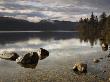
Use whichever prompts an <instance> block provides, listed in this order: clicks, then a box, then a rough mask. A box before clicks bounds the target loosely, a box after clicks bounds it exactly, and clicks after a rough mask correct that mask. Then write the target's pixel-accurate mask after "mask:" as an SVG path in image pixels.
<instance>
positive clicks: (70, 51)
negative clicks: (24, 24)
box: [0, 32, 107, 82]
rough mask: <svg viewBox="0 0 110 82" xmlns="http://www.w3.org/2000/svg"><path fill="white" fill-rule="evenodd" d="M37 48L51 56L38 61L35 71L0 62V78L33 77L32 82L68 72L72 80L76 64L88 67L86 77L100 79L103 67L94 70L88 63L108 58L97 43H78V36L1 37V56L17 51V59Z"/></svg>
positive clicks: (21, 34) (18, 34) (13, 34)
mask: <svg viewBox="0 0 110 82" xmlns="http://www.w3.org/2000/svg"><path fill="white" fill-rule="evenodd" d="M38 48H45V49H47V50H48V51H49V52H50V56H49V57H47V58H46V59H44V60H41V61H39V63H38V65H37V67H36V68H35V69H30V68H24V67H21V66H20V65H19V64H17V63H16V62H14V61H9V60H3V59H0V78H1V79H2V80H3V81H6V82H12V81H13V82H14V80H16V79H17V80H19V79H21V78H22V79H23V78H25V77H28V74H31V73H32V75H31V77H30V78H31V79H32V80H33V82H34V81H36V79H37V81H38V80H39V79H41V78H42V77H44V76H45V75H46V74H47V75H48V74H52V73H54V72H55V73H57V72H58V73H59V74H60V73H61V74H62V73H63V72H64V71H67V72H68V74H69V75H70V76H71V75H74V73H73V71H72V66H73V64H74V63H76V62H85V63H87V64H91V66H89V67H88V74H96V72H97V74H99V75H100V77H102V76H103V74H101V72H100V71H101V70H103V69H102V68H100V66H101V65H102V64H99V65H98V66H97V67H95V66H96V65H95V66H94V64H93V63H91V62H92V59H93V58H94V57H96V58H98V57H99V56H100V57H104V54H107V52H103V51H102V49H101V47H100V42H99V41H97V43H96V44H95V45H94V46H93V47H91V45H90V43H89V42H86V43H85V42H80V39H79V36H78V33H77V32H10V33H8V32H1V33H0V52H3V51H5V50H7V51H16V52H18V53H19V55H23V54H25V53H26V52H29V51H32V50H36V49H38ZM51 72H52V73H51ZM53 75H54V74H53ZM4 77H6V78H4ZM36 77H37V78H36ZM48 79H49V78H48ZM54 79H55V78H54ZM41 82H42V81H41ZM44 82H45V81H44Z"/></svg>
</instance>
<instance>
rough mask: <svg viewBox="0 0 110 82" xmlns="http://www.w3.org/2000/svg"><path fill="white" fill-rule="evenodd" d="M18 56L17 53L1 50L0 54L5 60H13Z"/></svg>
mask: <svg viewBox="0 0 110 82" xmlns="http://www.w3.org/2000/svg"><path fill="white" fill-rule="evenodd" d="M18 57H19V55H18V54H17V53H16V52H3V53H1V54H0V58H2V59H7V60H13V61H15V60H16V59H17V58H18Z"/></svg>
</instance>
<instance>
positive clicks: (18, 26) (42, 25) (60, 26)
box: [0, 17, 77, 31]
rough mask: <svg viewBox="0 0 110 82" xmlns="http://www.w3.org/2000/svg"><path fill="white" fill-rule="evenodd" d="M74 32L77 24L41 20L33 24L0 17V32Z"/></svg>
mask: <svg viewBox="0 0 110 82" xmlns="http://www.w3.org/2000/svg"><path fill="white" fill-rule="evenodd" d="M58 30H61V31H75V30H77V22H70V21H58V20H54V21H49V20H41V21H40V22H37V23H34V22H29V21H26V20H22V19H15V18H11V17H0V31H58Z"/></svg>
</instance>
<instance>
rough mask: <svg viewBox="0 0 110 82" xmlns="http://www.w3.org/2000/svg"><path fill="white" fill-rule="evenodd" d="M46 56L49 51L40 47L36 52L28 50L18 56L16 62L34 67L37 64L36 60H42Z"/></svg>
mask: <svg viewBox="0 0 110 82" xmlns="http://www.w3.org/2000/svg"><path fill="white" fill-rule="evenodd" d="M47 56H49V52H48V51H47V50H45V49H43V48H40V49H38V50H37V51H36V52H30V53H27V54H25V55H23V56H20V57H18V59H16V62H17V63H19V64H20V65H21V66H23V67H26V68H35V67H36V66H37V64H38V60H42V59H44V58H46V57H47Z"/></svg>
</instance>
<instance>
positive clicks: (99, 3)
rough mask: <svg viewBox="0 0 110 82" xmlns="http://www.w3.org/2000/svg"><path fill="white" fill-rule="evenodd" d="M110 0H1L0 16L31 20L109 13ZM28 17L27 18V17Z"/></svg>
mask: <svg viewBox="0 0 110 82" xmlns="http://www.w3.org/2000/svg"><path fill="white" fill-rule="evenodd" d="M109 3H110V0H92V1H91V0H14V1H13V0H1V1H0V16H13V17H16V18H24V19H27V20H30V21H38V20H42V19H53V20H68V21H69V20H70V21H76V20H79V18H80V17H81V16H82V17H86V16H88V15H90V13H91V12H92V11H93V12H95V14H98V15H99V14H100V13H101V12H103V11H106V12H107V13H109V9H110V5H109ZM26 17H27V18H26Z"/></svg>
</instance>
